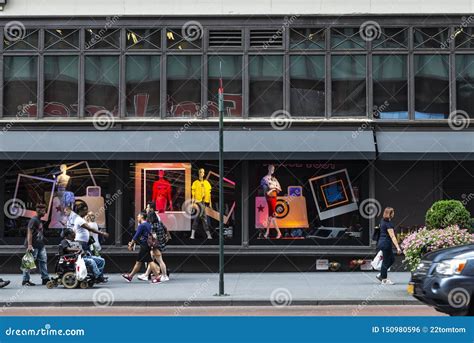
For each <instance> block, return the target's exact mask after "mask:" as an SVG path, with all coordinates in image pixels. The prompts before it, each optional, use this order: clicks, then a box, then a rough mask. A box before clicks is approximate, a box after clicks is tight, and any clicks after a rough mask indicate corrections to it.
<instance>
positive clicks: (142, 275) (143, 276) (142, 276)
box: [137, 274, 148, 281]
mask: <svg viewBox="0 0 474 343" xmlns="http://www.w3.org/2000/svg"><path fill="white" fill-rule="evenodd" d="M137 279H138V280H142V281H148V275H146V274H140V275H138V276H137Z"/></svg>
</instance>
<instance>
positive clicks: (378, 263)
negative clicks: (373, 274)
mask: <svg viewBox="0 0 474 343" xmlns="http://www.w3.org/2000/svg"><path fill="white" fill-rule="evenodd" d="M382 261H383V253H382V250H379V252H378V253H377V255H375V257H374V260H373V261H372V262H371V263H370V264H371V265H372V268H374V269H375V270H380V269H382Z"/></svg>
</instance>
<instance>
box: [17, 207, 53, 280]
mask: <svg viewBox="0 0 474 343" xmlns="http://www.w3.org/2000/svg"><path fill="white" fill-rule="evenodd" d="M45 213H46V205H44V204H37V205H36V215H35V216H34V217H33V218H31V219H30V221H29V222H28V228H27V231H26V239H25V245H26V247H27V248H26V250H27V251H29V252H31V253H32V254H33V258H34V259H35V261H36V262H37V264H38V267H39V271H40V273H41V280H42V284H43V285H46V283H47V282H48V281H49V275H48V256H47V254H46V248H45V246H44V232H43V223H42V222H41V217H43V216H44V214H45ZM22 285H23V286H35V284H34V283H33V282H31V281H30V272H29V271H28V270H25V271H23V282H22Z"/></svg>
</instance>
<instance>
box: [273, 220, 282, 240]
mask: <svg viewBox="0 0 474 343" xmlns="http://www.w3.org/2000/svg"><path fill="white" fill-rule="evenodd" d="M272 220H273V225H274V226H275V230H276V231H277V236H276V239H280V238H281V231H280V228H279V227H278V224H277V220H276V218H275V217H273V219H272Z"/></svg>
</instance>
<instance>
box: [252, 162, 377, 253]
mask: <svg viewBox="0 0 474 343" xmlns="http://www.w3.org/2000/svg"><path fill="white" fill-rule="evenodd" d="M367 168H368V166H367V164H366V163H364V162H334V161H331V162H326V161H316V162H310V161H302V162H298V161H296V162H291V163H283V164H281V163H278V162H272V161H267V162H256V163H254V164H253V166H252V167H251V168H250V170H249V183H250V197H251V201H250V204H253V206H251V208H250V219H249V223H250V235H249V237H250V243H251V244H256V245H271V244H278V245H280V244H282V245H289V244H296V245H308V244H309V245H348V246H349V245H350V246H357V245H361V246H363V245H368V243H369V239H368V236H369V221H368V219H367V218H365V217H364V216H362V214H361V213H360V212H359V204H360V202H361V201H362V200H364V199H367V198H369V189H368V187H369V182H368V181H369V178H368V169H367Z"/></svg>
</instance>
